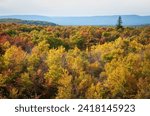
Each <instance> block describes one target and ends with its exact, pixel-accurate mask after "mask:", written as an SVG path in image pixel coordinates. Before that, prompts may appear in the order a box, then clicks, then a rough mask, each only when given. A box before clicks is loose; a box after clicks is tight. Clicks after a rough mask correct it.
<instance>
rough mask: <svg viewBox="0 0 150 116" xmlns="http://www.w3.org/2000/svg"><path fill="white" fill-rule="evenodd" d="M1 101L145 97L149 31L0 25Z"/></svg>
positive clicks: (148, 93)
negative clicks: (10, 99) (9, 99)
mask: <svg viewBox="0 0 150 116" xmlns="http://www.w3.org/2000/svg"><path fill="white" fill-rule="evenodd" d="M0 98H27V99H28V98H34V99H45V98H47V99H55V98H56V99H59V98H66V99H78V98H81V99H82V98H90V99H93V98H94V99H106V98H109V99H113V98H115V99H118V98H125V99H128V98H133V99H134V98H150V26H145V27H124V28H121V29H117V28H116V27H100V26H35V25H23V24H15V23H12V24H0Z"/></svg>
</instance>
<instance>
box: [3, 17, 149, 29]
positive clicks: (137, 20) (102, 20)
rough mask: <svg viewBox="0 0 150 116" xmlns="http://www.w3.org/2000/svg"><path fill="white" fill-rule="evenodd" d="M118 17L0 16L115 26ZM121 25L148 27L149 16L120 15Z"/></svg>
mask: <svg viewBox="0 0 150 116" xmlns="http://www.w3.org/2000/svg"><path fill="white" fill-rule="evenodd" d="M118 17H119V16H118V15H115V16H89V17H48V16H38V15H10V16H0V18H1V19H2V18H15V19H22V20H38V21H47V22H53V23H55V24H58V25H103V26H109V25H116V23H117V19H118ZM121 17H122V20H123V25H125V26H134V25H149V24H150V16H138V15H121Z"/></svg>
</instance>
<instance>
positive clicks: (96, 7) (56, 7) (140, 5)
mask: <svg viewBox="0 0 150 116" xmlns="http://www.w3.org/2000/svg"><path fill="white" fill-rule="evenodd" d="M149 4H150V1H149V0H132V1H131V0H0V16H4V15H5V16H7V15H41V16H56V17H59V16H60V17H62V16H63V17H68V16H69V17H80V16H113V15H139V16H149V15H150V7H149Z"/></svg>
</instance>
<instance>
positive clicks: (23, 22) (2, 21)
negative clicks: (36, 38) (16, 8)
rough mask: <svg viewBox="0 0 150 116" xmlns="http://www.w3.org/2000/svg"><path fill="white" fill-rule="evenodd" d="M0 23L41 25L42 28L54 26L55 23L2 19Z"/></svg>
mask: <svg viewBox="0 0 150 116" xmlns="http://www.w3.org/2000/svg"><path fill="white" fill-rule="evenodd" d="M0 23H18V24H30V25H42V26H49V25H50V26H56V24H55V23H51V22H46V21H36V20H22V19H15V18H3V19H0Z"/></svg>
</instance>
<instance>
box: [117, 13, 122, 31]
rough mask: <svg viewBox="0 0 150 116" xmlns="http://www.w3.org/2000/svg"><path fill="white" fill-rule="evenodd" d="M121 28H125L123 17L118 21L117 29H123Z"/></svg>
mask: <svg viewBox="0 0 150 116" xmlns="http://www.w3.org/2000/svg"><path fill="white" fill-rule="evenodd" d="M121 28H123V26H122V18H121V16H119V18H118V21H117V29H121Z"/></svg>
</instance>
